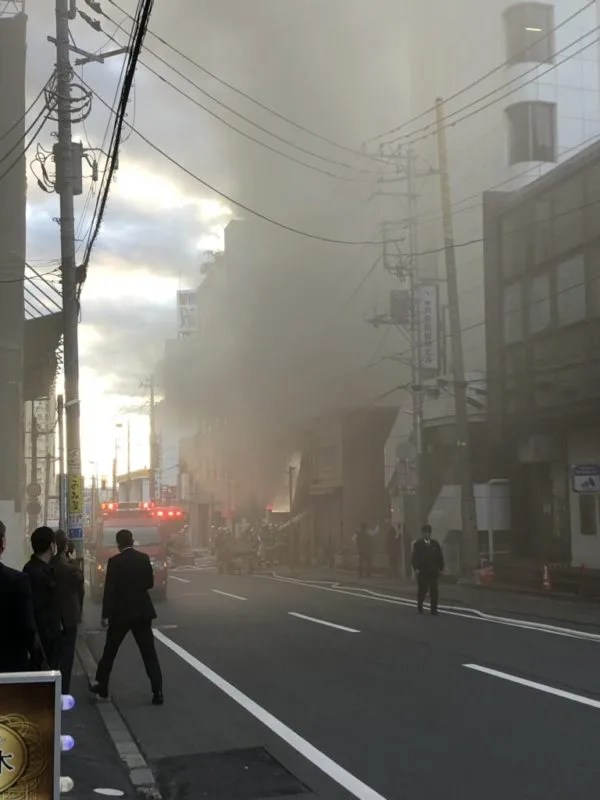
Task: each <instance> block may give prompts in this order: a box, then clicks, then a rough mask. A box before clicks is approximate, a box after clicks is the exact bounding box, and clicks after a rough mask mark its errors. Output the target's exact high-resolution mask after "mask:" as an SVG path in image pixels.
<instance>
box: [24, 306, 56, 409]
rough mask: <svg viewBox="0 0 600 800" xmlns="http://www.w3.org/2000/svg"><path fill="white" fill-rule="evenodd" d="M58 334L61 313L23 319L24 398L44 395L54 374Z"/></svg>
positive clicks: (29, 398)
mask: <svg viewBox="0 0 600 800" xmlns="http://www.w3.org/2000/svg"><path fill="white" fill-rule="evenodd" d="M61 336H62V315H61V314H48V315H47V316H45V317H35V318H34V319H28V320H25V364H24V371H23V372H24V374H23V399H24V400H37V398H38V397H47V396H48V394H49V392H50V387H51V385H52V381H53V380H54V378H55V376H56V367H57V358H56V351H57V350H58V344H59V342H60V337H61Z"/></svg>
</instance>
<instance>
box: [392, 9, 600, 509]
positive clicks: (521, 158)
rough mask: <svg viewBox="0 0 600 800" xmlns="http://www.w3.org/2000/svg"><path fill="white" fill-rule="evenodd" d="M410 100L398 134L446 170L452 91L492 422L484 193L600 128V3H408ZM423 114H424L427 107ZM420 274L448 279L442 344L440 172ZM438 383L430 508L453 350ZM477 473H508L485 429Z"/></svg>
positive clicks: (450, 403)
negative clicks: (441, 138)
mask: <svg viewBox="0 0 600 800" xmlns="http://www.w3.org/2000/svg"><path fill="white" fill-rule="evenodd" d="M409 15H410V26H409V32H408V36H407V41H408V47H409V49H410V72H411V74H410V81H409V83H410V106H411V116H412V117H417V115H422V116H419V117H418V118H416V119H414V121H413V122H412V123H409V124H408V125H406V126H405V127H404V128H402V129H401V130H399V131H397V132H396V133H395V134H394V135H392V136H391V137H388V138H390V139H395V140H396V141H397V144H399V145H402V146H403V148H404V149H405V150H406V149H408V148H412V149H413V150H414V151H415V153H416V154H417V156H418V158H419V160H420V163H421V165H426V164H430V165H431V166H432V167H433V168H434V169H436V168H437V166H438V154H437V138H436V117H435V111H434V106H435V102H436V98H446V101H445V103H444V106H443V117H444V121H443V128H444V134H445V136H446V138H447V143H448V154H449V155H448V171H449V175H450V180H451V190H452V215H453V223H454V237H455V241H456V245H457V248H456V256H457V267H458V282H459V293H460V303H461V314H462V320H461V322H462V329H463V347H464V356H465V366H466V373H467V374H466V378H467V381H468V391H469V392H470V394H471V398H470V403H469V412H470V414H471V421H472V425H473V427H474V428H476V426H483V425H484V423H485V418H486V408H485V406H486V402H485V401H486V396H487V394H488V392H489V391H491V388H490V387H491V386H492V383H493V382H494V381H495V380H497V376H495V375H493V374H492V373H491V372H489V370H488V365H487V362H486V349H485V303H484V279H483V275H484V271H483V260H484V259H483V242H482V239H483V236H482V230H483V213H482V193H483V192H484V191H486V190H491V189H496V190H500V191H508V190H513V189H517V188H520V187H522V186H524V185H526V184H527V183H529V182H531V181H532V180H534V179H536V178H539V177H540V176H542V175H545V174H546V173H548V172H550V171H551V170H552V169H553V168H555V167H556V165H557V164H559V163H561V162H563V161H564V160H566V159H568V158H570V157H572V156H573V155H574V154H575V153H577V151H578V150H579V149H581V148H582V147H585V146H586V144H589V143H590V142H592V141H594V140H595V138H596V137H597V136H598V135H599V134H600V91H599V88H600V83H599V81H600V70H599V52H600V51H599V45H598V22H599V18H598V16H597V10H596V8H595V6H594V4H593V3H589V2H587V3H586V2H585V0H556V1H555V2H515V0H511V1H509V0H486V2H481V0H460V2H458V3H441V2H439V0H420V2H418V3H411V4H410V9H409ZM423 112H425V113H423ZM418 188H419V194H420V197H419V199H418V214H417V216H418V219H417V223H418V236H417V239H418V250H419V251H420V252H421V253H423V255H421V256H420V257H419V258H418V268H419V274H420V276H421V277H422V278H426V279H430V280H431V279H433V280H434V281H437V282H438V284H439V286H440V294H441V306H442V308H441V329H442V344H447V343H448V331H449V327H448V318H447V309H446V307H445V306H446V301H445V283H444V279H445V263H444V254H443V252H440V249H441V247H442V245H443V227H442V219H441V204H440V191H439V182H438V178H437V177H436V176H435V174H433V175H432V176H431V177H429V178H425V179H423V180H422V181H420V183H419V187H418ZM444 349H445V350H446V358H445V363H444V366H443V367H442V371H443V374H442V376H441V377H442V379H446V380H445V381H443V382H442V384H441V388H440V387H439V386H438V390H437V391H434V392H430V393H428V394H427V396H426V397H425V402H424V414H425V451H426V455H425V467H426V470H425V478H426V491H425V493H426V495H427V497H426V505H427V507H428V508H431V507H432V505H433V503H434V502H435V499H436V497H437V495H438V494H439V492H440V490H441V488H442V487H443V486H444V485H445V486H449V485H456V484H457V483H458V481H457V477H456V475H455V472H454V464H455V438H454V431H453V417H454V398H453V395H452V390H451V385H452V384H451V381H452V377H451V369H452V360H451V355H450V348H449V347H446V348H444ZM471 438H472V449H473V461H474V467H475V478H476V480H477V481H482V482H485V481H487V480H489V479H491V478H497V477H501V476H499V475H498V474H497V467H496V465H495V464H494V463H493V461H491V460H490V457H489V456H490V454H489V450H488V448H487V446H486V441H485V437H482V436H478V435H473V436H472V437H471Z"/></svg>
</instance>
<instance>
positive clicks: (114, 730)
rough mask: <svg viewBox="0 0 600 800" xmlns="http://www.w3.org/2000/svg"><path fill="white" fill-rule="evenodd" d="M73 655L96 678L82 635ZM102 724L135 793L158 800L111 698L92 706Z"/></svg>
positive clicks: (149, 772)
mask: <svg viewBox="0 0 600 800" xmlns="http://www.w3.org/2000/svg"><path fill="white" fill-rule="evenodd" d="M77 656H78V658H79V660H80V662H81V665H82V667H83V670H84V672H85V674H86V676H87V678H88V680H89V681H91V682H93V681H94V680H95V677H96V661H95V659H94V656H93V655H92V651H91V650H90V648H89V646H88V644H87V642H86V641H85V639H84V638H83V636H79V637H78V639H77ZM96 707H97V709H98V711H99V713H100V716H101V717H102V721H103V722H104V726H105V727H106V730H107V732H108V735H109V736H110V738H111V740H112V743H113V744H114V746H115V750H116V751H117V753H118V754H119V757H120V758H121V761H123V763H124V764H125V766H126V767H127V770H128V772H129V780H130V781H131V783H132V785H133V787H134V789H135V791H136V794H137V795H138V797H139V798H143V799H144V800H162V795H161V793H160V789H159V788H158V784H157V782H156V778H155V777H154V773H153V772H152V770H151V769H150V767H149V766H148V763H147V762H146V759H145V758H144V756H143V755H142V754H141V752H140V750H139V748H138V746H137V744H136V743H135V741H134V739H133V736H132V735H131V732H130V731H129V728H128V727H127V725H126V723H125V720H124V719H123V717H122V716H121V713H120V712H119V710H118V709H117V707H116V706H115V705H114V703H113V702H112V700H110V699H109V700H101V701H99V702H98V703H97V705H96Z"/></svg>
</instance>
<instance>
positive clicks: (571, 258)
mask: <svg viewBox="0 0 600 800" xmlns="http://www.w3.org/2000/svg"><path fill="white" fill-rule="evenodd" d="M484 207H485V241H486V250H485V269H486V310H487V351H488V366H489V369H490V372H492V371H493V374H494V376H495V377H497V380H495V381H494V382H493V383H492V382H490V392H489V400H490V402H489V415H490V433H491V436H490V441H491V442H492V444H493V452H494V455H495V458H496V460H497V463H500V464H502V465H503V467H504V469H505V470H506V471H507V474H509V475H510V477H511V478H512V479H513V480H512V483H513V511H514V513H513V519H514V531H513V535H514V541H513V547H514V551H515V552H516V553H517V554H519V555H522V556H530V557H536V558H538V559H540V560H541V559H546V560H551V561H555V562H563V563H564V562H570V563H571V564H572V565H573V566H576V567H593V568H600V501H599V498H600V427H599V425H598V415H597V408H598V401H599V400H600V368H599V363H600V239H599V231H600V227H599V223H600V143H596V144H594V145H591V146H590V147H589V148H587V149H585V150H584V151H582V152H581V153H579V154H578V155H576V156H575V157H573V158H572V159H571V160H570V161H568V162H566V163H564V164H562V165H560V166H559V167H557V168H556V169H555V170H553V171H552V172H551V173H550V174H548V175H546V176H544V177H543V178H540V179H538V180H537V181H535V182H534V183H532V184H531V185H530V186H528V187H526V188H524V189H521V190H519V191H516V192H512V193H509V194H506V193H497V192H491V193H489V194H488V195H486V198H485V206H484Z"/></svg>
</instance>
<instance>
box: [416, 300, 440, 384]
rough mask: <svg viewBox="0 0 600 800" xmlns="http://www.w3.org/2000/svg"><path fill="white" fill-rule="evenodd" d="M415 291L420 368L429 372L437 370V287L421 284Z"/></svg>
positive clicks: (438, 331) (438, 348)
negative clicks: (419, 341)
mask: <svg viewBox="0 0 600 800" xmlns="http://www.w3.org/2000/svg"><path fill="white" fill-rule="evenodd" d="M416 291H417V303H418V311H419V323H420V326H419V327H420V332H421V368H422V369H424V370H429V371H431V372H439V369H440V318H439V308H440V300H439V289H438V287H437V286H435V285H430V284H421V285H420V286H418V287H417V290H416Z"/></svg>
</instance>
